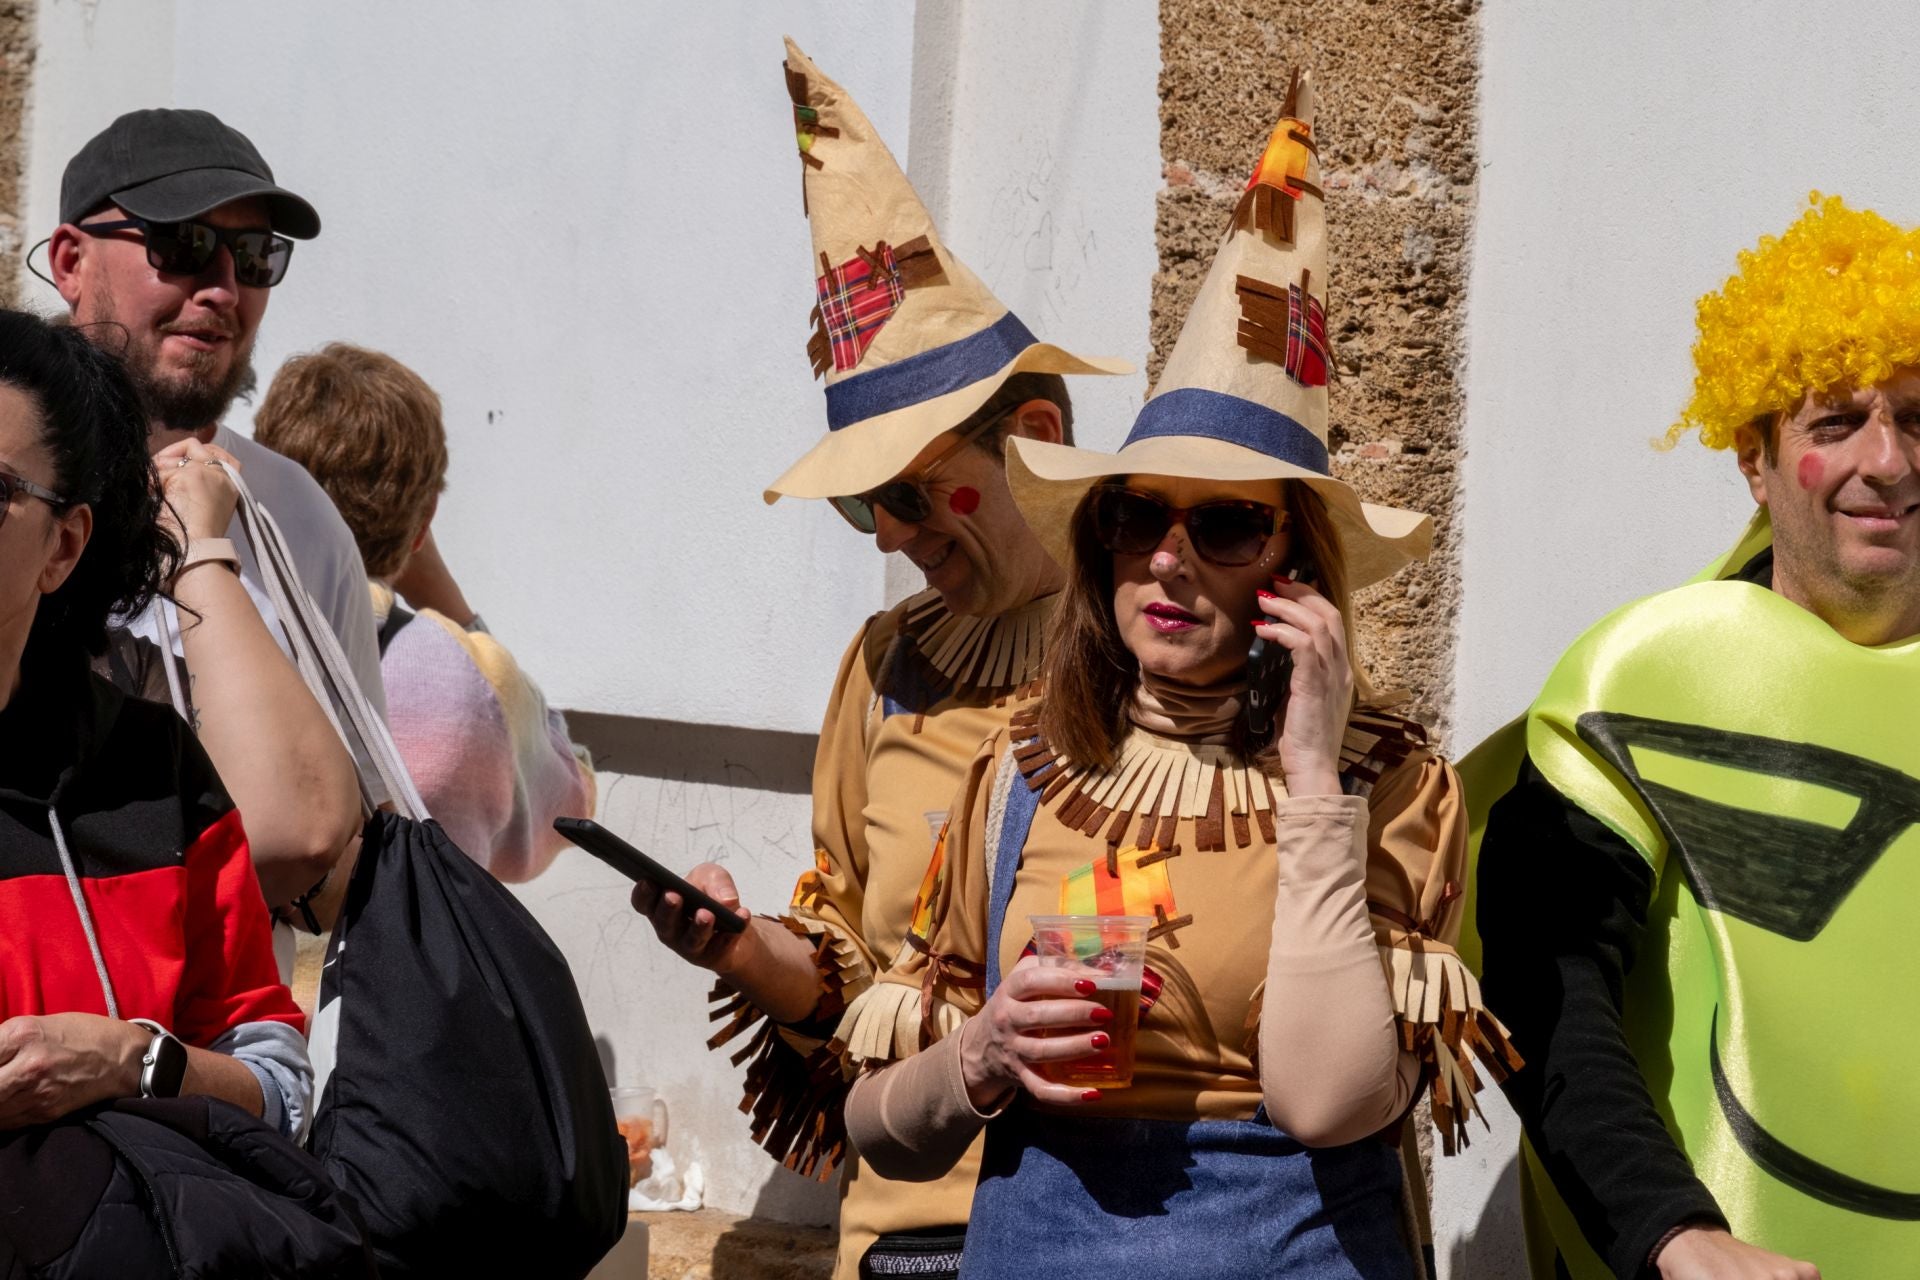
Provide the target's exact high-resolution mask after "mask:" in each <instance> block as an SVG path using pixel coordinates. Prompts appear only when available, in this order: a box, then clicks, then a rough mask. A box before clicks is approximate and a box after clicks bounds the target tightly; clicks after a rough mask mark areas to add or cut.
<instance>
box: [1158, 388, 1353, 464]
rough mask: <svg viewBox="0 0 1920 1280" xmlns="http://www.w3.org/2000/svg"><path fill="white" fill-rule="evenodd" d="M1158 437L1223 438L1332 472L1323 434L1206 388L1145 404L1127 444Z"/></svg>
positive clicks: (1181, 390)
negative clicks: (1322, 438)
mask: <svg viewBox="0 0 1920 1280" xmlns="http://www.w3.org/2000/svg"><path fill="white" fill-rule="evenodd" d="M1155 436H1201V437H1204V438H1207V439H1211V440H1224V441H1226V442H1227V443H1228V444H1237V445H1239V446H1240V447H1241V448H1243V449H1251V450H1253V451H1254V452H1255V453H1264V454H1266V455H1267V456H1268V457H1269V458H1275V459H1278V460H1279V461H1281V462H1288V463H1292V464H1293V465H1294V466H1296V467H1305V468H1306V469H1307V470H1309V471H1317V472H1319V473H1320V474H1321V475H1323V476H1324V475H1330V474H1332V472H1331V470H1330V468H1329V466H1328V457H1327V446H1326V445H1325V444H1323V443H1321V440H1320V437H1319V436H1316V435H1314V434H1313V432H1311V431H1309V430H1307V429H1306V428H1305V427H1303V426H1301V425H1300V424H1299V423H1298V422H1295V421H1294V420H1293V419H1292V418H1289V417H1288V416H1287V415H1286V414H1284V413H1281V412H1280V411H1279V410H1278V409H1269V408H1268V407H1267V406H1266V405H1263V404H1256V403H1255V402H1254V401H1252V400H1243V399H1241V398H1240V397H1239V396H1230V395H1227V394H1226V393H1224V392H1220V391H1208V390H1206V389H1205V388H1203V387H1181V388H1179V389H1178V390H1175V391H1167V392H1163V393H1162V394H1160V395H1157V396H1155V397H1154V398H1153V399H1151V400H1149V401H1147V403H1146V405H1145V407H1143V408H1142V409H1141V410H1140V412H1139V414H1138V415H1137V416H1136V417H1135V418H1134V420H1133V430H1132V431H1130V432H1128V433H1127V441H1126V443H1127V444H1132V443H1134V442H1135V441H1137V440H1149V439H1152V438H1153V437H1155ZM1121 447H1122V448H1125V447H1126V445H1122V446H1121Z"/></svg>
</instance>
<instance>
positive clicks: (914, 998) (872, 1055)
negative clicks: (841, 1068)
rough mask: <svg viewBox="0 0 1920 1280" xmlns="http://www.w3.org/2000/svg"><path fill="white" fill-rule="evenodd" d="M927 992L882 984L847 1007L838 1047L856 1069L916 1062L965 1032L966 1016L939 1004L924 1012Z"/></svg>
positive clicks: (939, 1002) (835, 1043) (834, 1045)
mask: <svg viewBox="0 0 1920 1280" xmlns="http://www.w3.org/2000/svg"><path fill="white" fill-rule="evenodd" d="M922 1003H923V1002H922V999H921V990H920V988H919V987H909V986H906V985H904V984H902V983H898V982H876V983H874V984H873V985H872V986H870V987H868V988H867V989H866V990H865V991H862V992H861V993H860V994H859V996H857V997H856V998H855V999H854V1002H853V1003H852V1004H851V1005H849V1006H847V1016H846V1017H844V1018H842V1019H841V1020H840V1030H839V1033H838V1034H836V1035H835V1036H834V1038H833V1047H834V1048H835V1049H836V1050H838V1051H839V1052H840V1053H842V1054H844V1055H845V1056H846V1058H847V1060H848V1061H849V1062H850V1063H852V1064H853V1066H855V1067H856V1068H858V1067H866V1066H874V1065H878V1064H880V1063H886V1062H894V1061H898V1060H899V1059H901V1058H910V1057H912V1056H913V1055H914V1054H916V1053H918V1052H920V1051H921V1050H922V1049H924V1048H926V1047H927V1046H928V1045H930V1044H932V1043H933V1042H934V1041H936V1040H943V1039H945V1038H946V1037H947V1036H949V1035H951V1034H953V1033H954V1032H955V1031H957V1030H959V1028H960V1024H961V1023H963V1022H965V1021H966V1020H967V1017H966V1015H965V1014H963V1013H961V1012H960V1010H958V1009H956V1008H954V1007H953V1006H952V1005H951V1004H949V1003H947V1002H946V1001H945V1000H941V999H937V998H936V999H935V1000H933V1001H932V1002H931V1005H930V1007H928V1008H927V1009H926V1010H925V1012H924V1013H923V1011H922Z"/></svg>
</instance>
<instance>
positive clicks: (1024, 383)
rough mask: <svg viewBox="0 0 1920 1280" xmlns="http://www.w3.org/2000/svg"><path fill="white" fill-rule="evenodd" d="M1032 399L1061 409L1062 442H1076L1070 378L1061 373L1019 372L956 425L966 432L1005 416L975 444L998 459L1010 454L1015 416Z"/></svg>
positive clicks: (959, 433) (957, 430) (975, 440)
mask: <svg viewBox="0 0 1920 1280" xmlns="http://www.w3.org/2000/svg"><path fill="white" fill-rule="evenodd" d="M1029 400H1045V401H1047V402H1048V403H1049V404H1051V405H1053V407H1054V408H1056V409H1058V410H1059V411H1060V443H1061V444H1072V443H1073V398H1072V397H1071V396H1069V395H1068V394H1067V380H1066V379H1065V378H1063V377H1061V376H1060V375H1059V374H1057V373H1016V374H1014V375H1013V376H1012V377H1011V378H1008V379H1007V380H1006V381H1005V382H1003V383H1001V384H1000V389H999V390H998V391H995V392H994V393H993V396H992V398H991V399H989V400H988V401H987V402H986V403H985V404H983V405H981V406H980V407H979V408H978V409H975V410H974V411H973V412H972V413H970V414H968V415H967V417H966V420H965V421H964V422H962V423H960V424H959V425H958V426H956V427H954V429H953V430H954V433H955V434H956V435H965V434H967V432H969V431H971V430H972V429H973V428H975V427H977V426H979V425H980V424H981V423H983V422H990V421H992V420H993V419H995V418H1005V419H1006V420H1005V421H1004V422H1002V423H1001V424H1000V425H999V426H998V427H995V428H994V429H993V430H992V431H986V432H982V433H981V434H980V435H978V436H976V437H974V441H973V444H974V447H975V448H977V449H984V450H985V451H986V452H988V453H990V454H992V455H993V456H994V457H996V458H1004V457H1006V456H1007V437H1008V436H1010V435H1012V434H1013V428H1014V422H1013V419H1012V417H1010V416H1009V415H1011V414H1012V413H1013V411H1014V410H1015V409H1018V408H1019V407H1020V406H1021V405H1023V404H1025V403H1027V402H1028V401H1029Z"/></svg>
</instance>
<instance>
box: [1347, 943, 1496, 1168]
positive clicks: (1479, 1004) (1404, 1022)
mask: <svg viewBox="0 0 1920 1280" xmlns="http://www.w3.org/2000/svg"><path fill="white" fill-rule="evenodd" d="M1389 937H1390V938H1391V939H1392V941H1391V942H1387V943H1383V944H1382V945H1381V946H1380V966H1381V968H1383V969H1384V970H1385V971H1386V974H1387V985H1388V988H1389V990H1390V992H1391V994H1392V998H1393V1012H1394V1016H1395V1017H1396V1018H1398V1019H1399V1022H1400V1047H1401V1048H1402V1049H1405V1050H1406V1051H1408V1052H1409V1053H1413V1054H1416V1055H1417V1056H1418V1057H1419V1059H1420V1065H1421V1069H1422V1070H1423V1072H1424V1073H1425V1074H1426V1078H1427V1080H1428V1081H1429V1082H1430V1083H1431V1085H1432V1087H1433V1093H1432V1101H1433V1123H1434V1126H1435V1127H1436V1128H1437V1129H1439V1130H1440V1143H1441V1146H1442V1147H1443V1149H1444V1150H1445V1151H1446V1154H1448V1155H1453V1154H1454V1153H1455V1152H1456V1151H1457V1150H1459V1149H1461V1148H1464V1147H1466V1146H1468V1145H1470V1144H1469V1140H1468V1128H1467V1121H1468V1120H1469V1119H1471V1118H1472V1117H1473V1116H1475V1115H1476V1114H1478V1115H1479V1116H1480V1124H1481V1127H1482V1128H1486V1127H1488V1126H1487V1118H1486V1115H1485V1113H1484V1112H1483V1111H1482V1110H1481V1108H1480V1107H1478V1106H1477V1105H1476V1104H1475V1102H1474V1100H1473V1096H1474V1095H1475V1094H1476V1093H1479V1092H1480V1090H1481V1087H1482V1082H1481V1080H1480V1075H1479V1073H1478V1072H1477V1071H1475V1070H1474V1059H1475V1058H1478V1059H1479V1060H1480V1062H1481V1064H1482V1065H1484V1066H1485V1067H1486V1069H1487V1073H1488V1074H1489V1075H1491V1076H1492V1077H1493V1079H1494V1082H1495V1083H1498V1082H1500V1081H1502V1080H1505V1079H1506V1078H1507V1077H1508V1076H1510V1075H1512V1074H1513V1073H1514V1072H1515V1071H1518V1070H1519V1069H1520V1067H1521V1058H1520V1055H1519V1053H1518V1052H1517V1051H1516V1050H1515V1049H1514V1047H1513V1042H1512V1041H1511V1040H1510V1039H1509V1038H1508V1036H1507V1029H1506V1028H1505V1027H1504V1026H1502V1025H1501V1024H1500V1019H1498V1018H1496V1017H1494V1016H1493V1014H1492V1013H1491V1012H1490V1011H1489V1010H1488V1009H1487V1006H1486V1003H1485V1001H1483V1000H1482V999H1481V996H1480V983H1479V982H1478V981H1477V980H1476V979H1475V978H1474V976H1473V974H1472V973H1471V972H1470V971H1469V970H1468V969H1467V966H1466V964H1465V963H1464V962H1463V961H1462V960H1461V959H1460V956H1459V954H1458V953H1457V952H1455V951H1454V949H1453V948H1452V947H1450V946H1447V945H1446V944H1445V943H1442V942H1435V941H1434V940H1433V939H1431V938H1427V937H1424V936H1423V935H1421V934H1417V933H1415V934H1408V933H1404V932H1402V931H1400V930H1397V929H1396V930H1392V931H1390V933H1389Z"/></svg>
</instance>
